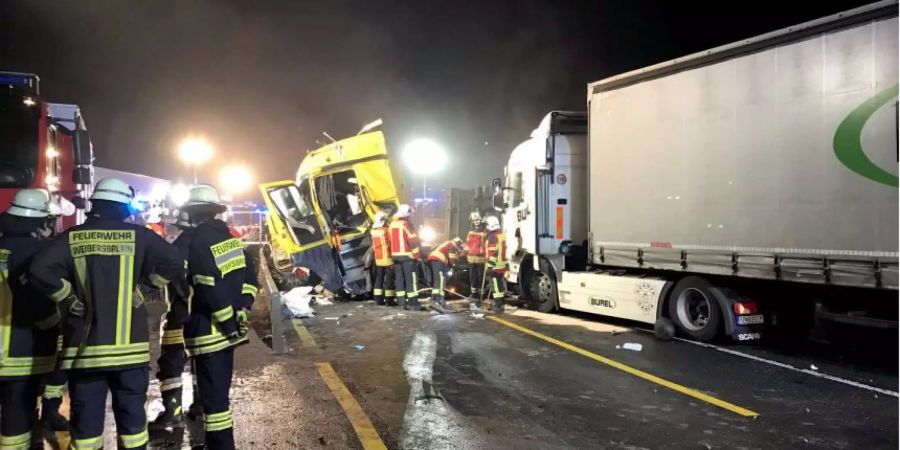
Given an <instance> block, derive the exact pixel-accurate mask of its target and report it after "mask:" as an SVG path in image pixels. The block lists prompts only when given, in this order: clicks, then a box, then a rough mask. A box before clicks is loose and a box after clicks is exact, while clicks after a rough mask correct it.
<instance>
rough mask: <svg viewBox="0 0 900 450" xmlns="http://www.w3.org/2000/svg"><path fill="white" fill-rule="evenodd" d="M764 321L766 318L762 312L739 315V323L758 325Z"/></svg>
mask: <svg viewBox="0 0 900 450" xmlns="http://www.w3.org/2000/svg"><path fill="white" fill-rule="evenodd" d="M764 322H765V318H764V317H763V315H762V314H757V315H755V316H737V324H738V325H758V324H761V323H764Z"/></svg>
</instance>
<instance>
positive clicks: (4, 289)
mask: <svg viewBox="0 0 900 450" xmlns="http://www.w3.org/2000/svg"><path fill="white" fill-rule="evenodd" d="M7 252H8V251H7ZM5 257H8V253H7V255H5ZM12 308H13V295H12V289H10V287H9V271H8V270H3V271H0V335H2V342H0V345H2V347H0V352H2V353H0V355H6V354H7V353H8V352H9V350H10V348H9V341H10V338H11V336H12V312H13V311H12Z"/></svg>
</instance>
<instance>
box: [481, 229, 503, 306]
mask: <svg viewBox="0 0 900 450" xmlns="http://www.w3.org/2000/svg"><path fill="white" fill-rule="evenodd" d="M485 222H486V224H487V239H486V242H487V245H486V246H485V257H486V261H485V264H486V265H487V266H486V267H487V277H488V280H490V283H491V297H492V298H493V299H494V312H495V313H502V312H503V303H504V295H506V279H505V278H504V275H505V274H506V269H507V264H506V234H505V233H503V230H501V229H500V220H498V219H497V218H496V217H494V216H488V217H487V219H485Z"/></svg>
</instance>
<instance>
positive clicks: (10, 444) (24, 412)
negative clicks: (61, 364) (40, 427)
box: [0, 189, 62, 449]
mask: <svg viewBox="0 0 900 450" xmlns="http://www.w3.org/2000/svg"><path fill="white" fill-rule="evenodd" d="M48 208H49V206H48V198H47V195H46V194H44V193H43V192H41V191H38V190H34V189H23V190H21V191H19V192H17V193H16V196H15V198H14V199H13V202H12V205H11V206H10V207H9V209H8V210H7V211H6V212H5V213H4V214H2V215H0V233H2V234H3V237H2V238H0V335H2V336H5V339H2V340H0V409H2V415H0V448H4V449H7V448H8V449H30V448H32V429H33V428H34V425H35V417H36V408H37V398H38V395H39V388H40V384H41V378H42V376H44V375H46V374H50V373H51V372H53V369H54V367H55V365H56V342H57V336H58V335H59V327H58V324H59V319H60V317H59V312H58V311H57V309H56V305H55V304H54V303H53V302H52V301H50V299H48V298H46V297H45V296H43V295H41V294H39V293H37V292H35V291H34V290H33V288H32V286H31V284H30V283H28V281H27V276H26V275H25V271H26V269H27V267H28V265H29V263H30V262H31V258H32V257H33V255H34V254H35V252H37V251H38V250H39V248H40V247H41V245H42V242H41V241H40V240H39V239H38V236H39V235H40V232H41V229H42V228H43V227H44V224H45V218H46V217H47V215H48V213H49V211H48ZM60 389H62V386H60ZM36 437H37V438H38V439H37V441H38V442H40V437H38V436H36ZM40 448H43V446H40Z"/></svg>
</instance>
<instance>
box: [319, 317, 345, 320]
mask: <svg viewBox="0 0 900 450" xmlns="http://www.w3.org/2000/svg"><path fill="white" fill-rule="evenodd" d="M322 320H341V318H340V317H323V318H322Z"/></svg>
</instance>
